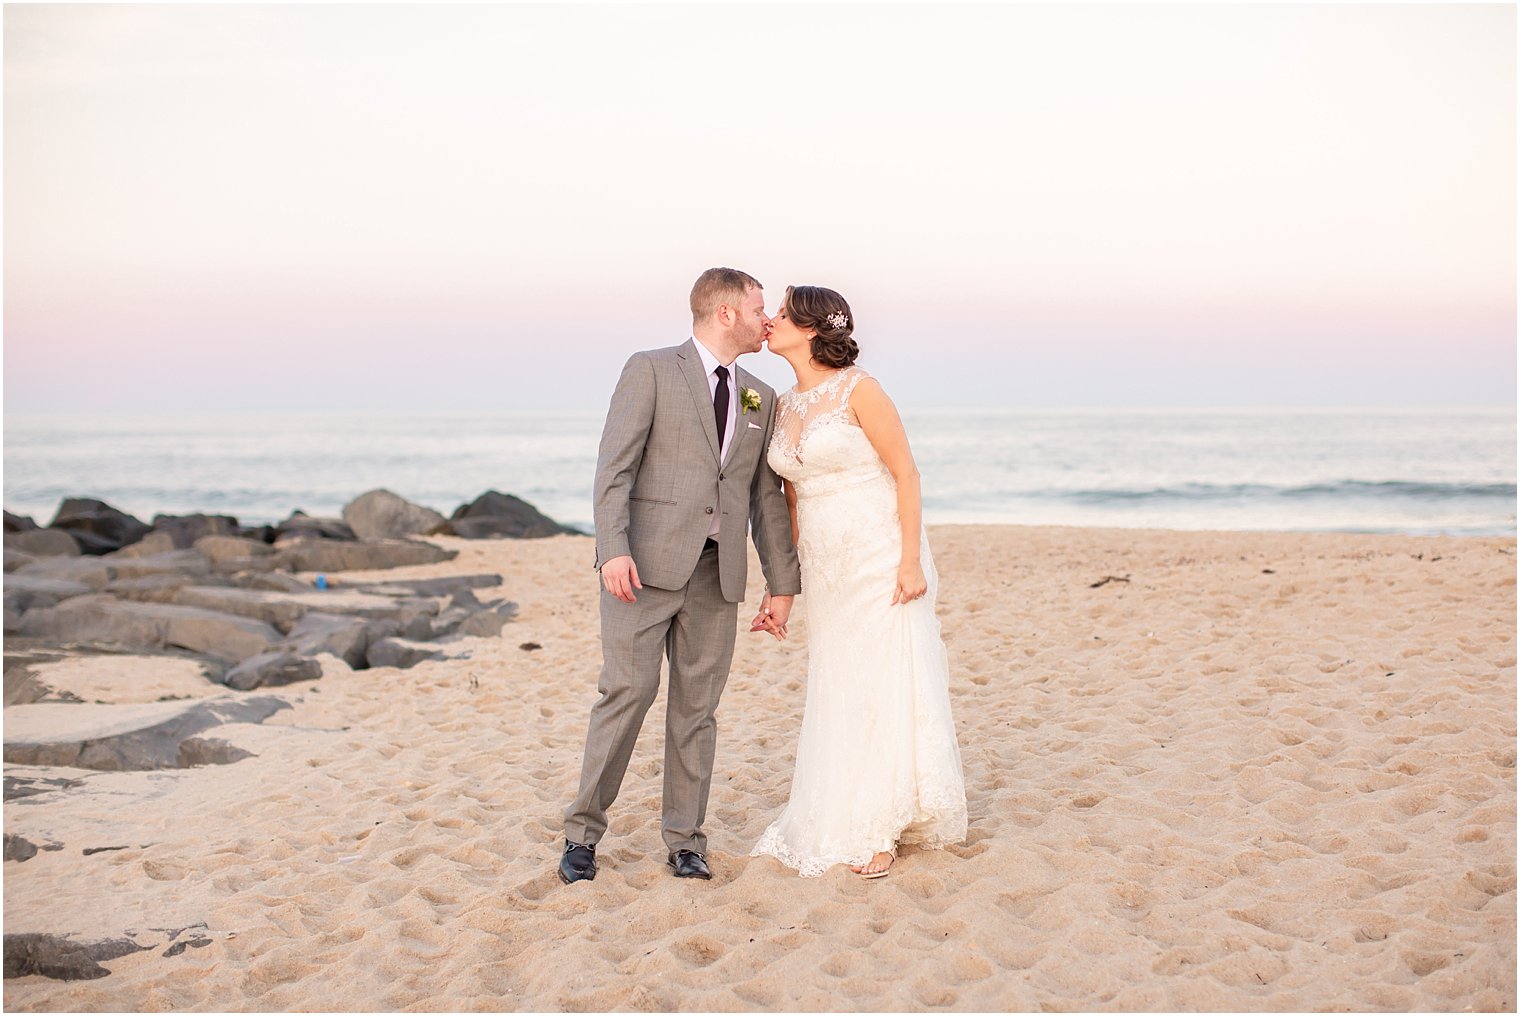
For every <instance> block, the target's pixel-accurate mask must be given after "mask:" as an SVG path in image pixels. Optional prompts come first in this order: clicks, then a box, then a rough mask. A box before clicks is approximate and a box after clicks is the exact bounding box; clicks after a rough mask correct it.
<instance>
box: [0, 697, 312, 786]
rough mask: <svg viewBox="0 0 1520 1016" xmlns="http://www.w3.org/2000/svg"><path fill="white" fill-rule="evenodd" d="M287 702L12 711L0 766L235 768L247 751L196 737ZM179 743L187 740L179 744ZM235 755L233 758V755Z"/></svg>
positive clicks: (51, 706) (253, 719)
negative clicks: (208, 764) (208, 761)
mask: <svg viewBox="0 0 1520 1016" xmlns="http://www.w3.org/2000/svg"><path fill="white" fill-rule="evenodd" d="M289 708H290V704H289V703H288V702H286V701H284V700H283V699H279V698H274V697H272V696H260V697H256V698H247V699H233V698H219V699H210V700H204V701H200V702H183V701H179V702H152V703H143V704H133V705H76V704H71V703H52V702H38V703H34V704H32V705H22V706H11V707H9V708H8V709H7V710H6V717H5V761H6V762H7V763H9V764H11V765H31V766H69V767H72V768H75V769H97V770H104V771H112V772H115V771H121V770H148V769H183V768H186V767H188V766H190V765H193V764H204V763H203V762H198V761H197V759H198V758H199V759H204V758H206V757H208V756H219V757H217V758H216V759H215V760H216V761H221V762H233V761H237V759H238V758H247V757H249V755H250V753H249V752H246V751H241V750H240V749H235V748H231V746H229V745H225V744H224V747H223V750H222V751H220V752H209V753H208V751H207V748H208V745H211V744H212V743H213V742H209V741H207V740H206V739H205V738H200V737H198V736H197V735H200V734H202V733H204V732H205V731H207V730H211V729H212V728H215V727H219V726H221V725H222V724H224V723H262V722H263V721H264V720H266V719H268V718H269V717H270V716H273V715H274V714H275V713H277V712H279V711H280V710H282V709H289ZM185 742H192V743H191V744H189V745H188V747H186V746H185ZM233 756H236V757H233Z"/></svg>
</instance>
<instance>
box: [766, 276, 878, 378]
mask: <svg viewBox="0 0 1520 1016" xmlns="http://www.w3.org/2000/svg"><path fill="white" fill-rule="evenodd" d="M781 306H783V307H785V308H786V314H787V317H789V318H791V319H792V324H794V325H796V326H797V327H798V328H801V329H802V330H804V331H811V332H816V333H817V334H816V335H814V336H813V339H812V354H813V359H814V360H815V361H816V362H817V363H818V365H819V366H820V367H848V366H850V365H851V364H853V363H854V362H855V358H856V357H858V356H859V355H860V347H859V346H857V345H856V344H855V340H854V339H853V338H851V337H850V336H851V335H852V334H853V333H854V331H855V315H853V314H851V313H850V305H849V304H847V303H845V302H844V297H842V296H840V295H839V294H838V293H836V292H834V291H833V290H832V289H824V288H823V287H822V286H787V287H786V299H785V300H783V301H782V302H781Z"/></svg>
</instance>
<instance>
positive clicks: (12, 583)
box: [5, 573, 95, 614]
mask: <svg viewBox="0 0 1520 1016" xmlns="http://www.w3.org/2000/svg"><path fill="white" fill-rule="evenodd" d="M93 592H95V590H94V589H92V588H91V587H90V586H87V585H85V584H84V583H83V582H71V581H69V580H68V579H53V578H47V577H46V576H43V575H27V574H25V573H17V574H15V575H12V576H10V577H9V578H7V579H6V580H5V609H6V610H13V611H15V612H16V613H17V614H25V613H26V612H27V611H28V610H31V609H32V608H33V607H51V606H54V605H56V604H58V603H59V602H61V601H63V600H67V599H69V598H70V597H73V596H88V595H89V594H91V593H93Z"/></svg>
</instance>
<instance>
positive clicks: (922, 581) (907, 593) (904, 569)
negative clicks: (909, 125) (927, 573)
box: [892, 561, 929, 605]
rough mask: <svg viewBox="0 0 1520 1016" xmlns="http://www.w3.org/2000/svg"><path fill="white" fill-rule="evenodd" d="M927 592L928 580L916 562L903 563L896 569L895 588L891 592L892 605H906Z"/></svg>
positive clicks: (921, 567)
mask: <svg viewBox="0 0 1520 1016" xmlns="http://www.w3.org/2000/svg"><path fill="white" fill-rule="evenodd" d="M928 591H929V580H928V579H926V578H924V569H923V566H922V565H920V564H919V563H918V562H917V561H912V562H909V561H904V562H903V563H902V564H901V565H899V566H898V568H897V588H896V589H894V590H892V603H893V604H894V605H895V604H898V603H908V602H910V601H912V600H916V599H918V598H919V597H920V596H923V595H924V594H925V593H927V592H928Z"/></svg>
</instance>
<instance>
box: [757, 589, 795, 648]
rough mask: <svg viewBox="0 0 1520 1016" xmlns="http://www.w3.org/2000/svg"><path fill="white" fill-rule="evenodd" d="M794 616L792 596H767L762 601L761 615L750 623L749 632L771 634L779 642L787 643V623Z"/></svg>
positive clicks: (768, 594)
mask: <svg viewBox="0 0 1520 1016" xmlns="http://www.w3.org/2000/svg"><path fill="white" fill-rule="evenodd" d="M791 614H792V598H791V597H790V596H772V595H771V594H770V593H766V594H765V598H764V599H762V600H761V601H760V613H758V614H756V615H755V619H754V620H753V621H751V622H750V624H749V630H750V631H752V632H756V631H763V632H769V633H770V634H771V636H772V637H773V638H775V639H776V640H777V641H778V642H785V641H786V621H787V618H789V617H790V616H791Z"/></svg>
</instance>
